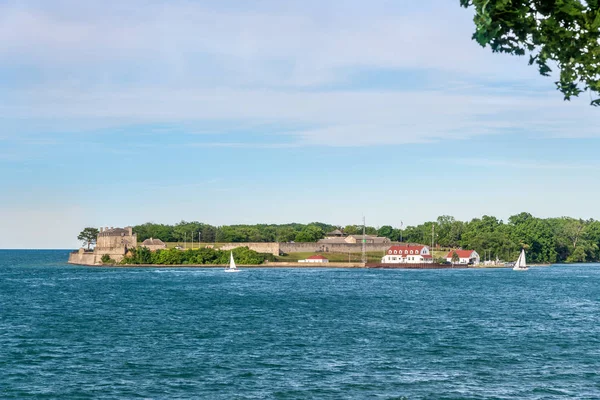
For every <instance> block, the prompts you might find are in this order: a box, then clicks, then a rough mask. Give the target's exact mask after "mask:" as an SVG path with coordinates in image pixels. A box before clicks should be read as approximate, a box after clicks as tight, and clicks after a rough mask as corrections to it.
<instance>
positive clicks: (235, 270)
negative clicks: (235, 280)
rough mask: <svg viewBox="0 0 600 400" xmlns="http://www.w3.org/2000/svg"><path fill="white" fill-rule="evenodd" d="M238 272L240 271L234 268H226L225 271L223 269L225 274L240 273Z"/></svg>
mask: <svg viewBox="0 0 600 400" xmlns="http://www.w3.org/2000/svg"><path fill="white" fill-rule="evenodd" d="M240 271H241V270H240V269H237V268H236V269H233V268H226V269H225V272H240Z"/></svg>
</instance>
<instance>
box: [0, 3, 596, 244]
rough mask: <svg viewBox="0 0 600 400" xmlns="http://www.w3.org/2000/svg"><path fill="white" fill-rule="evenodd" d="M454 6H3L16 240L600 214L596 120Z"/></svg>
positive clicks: (10, 205) (3, 145)
mask: <svg viewBox="0 0 600 400" xmlns="http://www.w3.org/2000/svg"><path fill="white" fill-rule="evenodd" d="M458 3H459V2H458V0H422V1H418V2H398V1H391V0H371V1H369V2H365V1H362V0H330V1H322V0H320V1H317V0H302V1H296V0H290V1H285V2H282V1H279V0H254V1H252V0H249V1H244V2H240V1H237V0H235V1H234V0H221V1H219V2H215V1H200V0H198V1H192V0H169V1H166V0H165V1H159V0H146V1H139V0H128V1H117V0H104V1H102V2H82V1H78V0H53V1H47V0H38V1H35V0H0V248H77V247H78V246H79V245H80V244H79V243H78V241H77V239H76V237H77V235H78V233H79V232H80V231H81V230H82V229H83V228H84V227H86V226H95V227H100V226H126V225H136V224H141V223H144V222H157V223H177V222H179V221H181V220H186V221H191V220H197V221H201V222H206V223H210V224H213V225H225V224H237V223H240V224H246V223H249V224H252V223H287V222H301V223H308V222H312V221H322V222H327V223H331V224H339V225H347V224H356V223H361V221H362V217H363V216H364V217H365V218H366V222H367V224H368V225H371V226H381V225H392V226H396V227H397V226H399V225H400V223H401V222H402V223H403V224H404V226H406V225H414V224H419V223H422V222H424V221H427V220H432V219H435V218H437V216H439V215H452V216H454V217H456V218H457V219H461V220H470V219H472V218H475V217H481V216H482V215H486V214H487V215H494V216H496V217H498V218H500V219H503V220H506V219H508V217H509V216H510V215H514V214H517V213H519V212H522V211H526V212H530V213H532V214H534V215H536V216H539V217H552V216H572V217H577V218H586V219H587V218H595V219H600V209H599V208H598V207H597V198H598V197H599V195H600V185H599V183H600V160H599V159H598V157H597V151H598V149H599V148H600V147H599V145H600V128H599V127H598V124H597V121H598V118H599V117H600V114H598V113H599V112H600V110H598V109H596V108H593V107H590V106H589V101H590V98H589V94H583V95H582V96H581V98H579V99H574V100H572V101H571V102H565V101H563V99H562V96H561V94H560V93H559V92H557V91H556V90H555V86H554V83H553V82H554V80H556V79H555V78H554V79H553V78H552V77H542V76H540V75H539V74H538V72H537V71H536V69H535V68H534V67H530V66H528V65H527V59H526V58H525V57H514V56H509V55H500V54H493V53H492V52H491V50H490V49H489V48H487V49H484V48H482V47H480V46H479V45H478V44H477V43H475V42H474V41H472V40H471V35H472V32H473V29H474V27H473V23H472V11H471V10H466V9H464V8H461V7H460V6H459V4H458Z"/></svg>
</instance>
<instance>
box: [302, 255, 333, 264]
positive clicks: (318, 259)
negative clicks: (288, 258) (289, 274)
mask: <svg viewBox="0 0 600 400" xmlns="http://www.w3.org/2000/svg"><path fill="white" fill-rule="evenodd" d="M298 262H301V263H328V262H329V260H328V259H326V258H325V257H323V256H322V255H319V254H317V255H314V256H310V257H308V258H307V259H305V260H298Z"/></svg>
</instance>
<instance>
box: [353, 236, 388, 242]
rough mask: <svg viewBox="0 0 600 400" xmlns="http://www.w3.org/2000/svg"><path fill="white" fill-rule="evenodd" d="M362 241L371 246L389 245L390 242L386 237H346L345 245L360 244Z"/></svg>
mask: <svg viewBox="0 0 600 400" xmlns="http://www.w3.org/2000/svg"><path fill="white" fill-rule="evenodd" d="M363 239H364V240H365V243H373V244H385V243H391V240H390V239H388V238H386V237H380V236H374V235H364V236H363V235H348V236H347V237H346V239H345V240H346V243H362V242H363Z"/></svg>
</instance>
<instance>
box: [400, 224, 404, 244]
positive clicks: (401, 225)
mask: <svg viewBox="0 0 600 400" xmlns="http://www.w3.org/2000/svg"><path fill="white" fill-rule="evenodd" d="M403 226H404V222H402V221H400V242H402V227H403Z"/></svg>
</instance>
